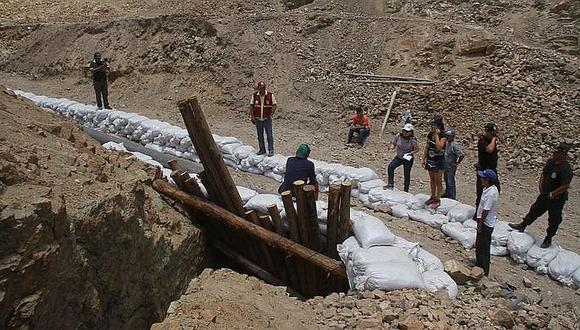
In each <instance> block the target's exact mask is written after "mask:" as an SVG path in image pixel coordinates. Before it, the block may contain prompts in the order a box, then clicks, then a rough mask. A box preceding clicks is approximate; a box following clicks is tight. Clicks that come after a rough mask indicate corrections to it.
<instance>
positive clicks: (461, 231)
mask: <svg viewBox="0 0 580 330" xmlns="http://www.w3.org/2000/svg"><path fill="white" fill-rule="evenodd" d="M384 185H385V183H384V182H383V181H382V180H380V179H378V180H371V181H368V182H363V183H359V184H358V187H357V191H356V192H355V195H357V197H358V198H359V199H360V200H361V201H362V202H363V203H364V204H365V205H366V206H367V207H369V208H374V207H376V206H377V205H379V204H383V203H386V204H389V205H390V207H391V214H392V215H393V216H395V217H398V218H408V219H410V220H414V221H417V222H422V223H424V224H427V225H429V226H431V227H434V228H438V229H440V230H441V231H442V232H443V233H445V234H446V235H447V236H449V237H452V238H453V239H455V240H457V241H458V242H459V243H460V244H461V245H462V246H463V247H464V248H465V249H471V248H473V247H474V246H475V240H476V237H477V222H476V221H474V220H472V218H473V216H474V215H475V211H476V210H475V207H473V206H471V205H467V204H462V203H460V202H458V201H455V200H452V199H448V198H442V199H441V205H440V206H439V207H438V208H437V209H432V208H429V207H427V208H426V207H425V204H424V203H425V201H426V200H427V199H429V196H428V195H426V194H421V193H420V194H416V195H413V194H410V193H407V192H403V191H398V190H396V189H392V190H391V189H384V188H383V187H384ZM541 243H542V240H537V239H536V238H535V237H533V236H532V235H530V234H529V233H520V232H516V231H512V229H511V228H510V227H509V225H508V223H507V222H505V221H501V220H498V221H497V222H496V223H495V226H494V230H493V233H492V242H491V251H490V252H491V254H492V255H496V256H507V255H509V256H511V258H512V259H513V260H514V261H515V262H517V263H522V264H523V263H526V264H527V265H528V266H530V267H531V268H533V269H534V270H536V272H538V273H541V274H549V275H550V276H551V277H552V278H553V279H555V280H557V281H560V282H562V283H563V284H565V285H567V286H569V287H572V288H579V287H580V256H579V255H578V254H577V253H575V252H573V251H569V250H565V249H563V248H561V247H560V246H558V245H556V244H552V246H551V247H550V248H547V249H542V248H541V247H540V245H541Z"/></svg>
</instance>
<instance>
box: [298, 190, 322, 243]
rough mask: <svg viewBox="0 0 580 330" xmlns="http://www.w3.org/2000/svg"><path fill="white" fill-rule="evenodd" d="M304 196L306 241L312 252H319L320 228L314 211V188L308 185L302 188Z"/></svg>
mask: <svg viewBox="0 0 580 330" xmlns="http://www.w3.org/2000/svg"><path fill="white" fill-rule="evenodd" d="M302 190H304V193H305V195H306V228H307V230H308V240H309V241H310V242H309V243H310V246H308V247H309V248H311V249H312V250H314V251H317V252H320V251H321V250H322V249H321V244H320V228H319V227H318V212H317V210H316V192H315V191H314V186H311V185H308V186H304V187H303V188H302Z"/></svg>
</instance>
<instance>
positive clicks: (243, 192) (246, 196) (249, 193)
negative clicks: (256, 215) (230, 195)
mask: <svg viewBox="0 0 580 330" xmlns="http://www.w3.org/2000/svg"><path fill="white" fill-rule="evenodd" d="M236 188H237V189H238V193H239V194H240V197H241V198H242V203H244V204H246V203H247V202H248V201H249V200H250V199H252V197H255V196H257V195H258V192H257V191H254V190H252V189H250V188H246V187H242V186H236Z"/></svg>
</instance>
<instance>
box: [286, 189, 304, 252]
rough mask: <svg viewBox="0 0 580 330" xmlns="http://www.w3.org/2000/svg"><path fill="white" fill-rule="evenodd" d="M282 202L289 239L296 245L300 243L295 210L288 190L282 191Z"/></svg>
mask: <svg viewBox="0 0 580 330" xmlns="http://www.w3.org/2000/svg"><path fill="white" fill-rule="evenodd" d="M282 201H283V202H284V210H286V219H287V221H288V232H289V233H290V239H291V240H293V241H294V242H296V243H300V231H299V230H298V223H297V220H296V210H295V209H294V202H293V201H292V192H291V191H290V190H287V191H284V192H283V193H282Z"/></svg>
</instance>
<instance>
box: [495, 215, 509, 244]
mask: <svg viewBox="0 0 580 330" xmlns="http://www.w3.org/2000/svg"><path fill="white" fill-rule="evenodd" d="M510 232H512V230H511V228H510V226H509V224H508V223H507V222H505V221H499V220H498V221H496V222H495V224H494V226H493V233H492V234H491V244H493V245H497V246H507V243H508V239H509V236H510Z"/></svg>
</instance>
